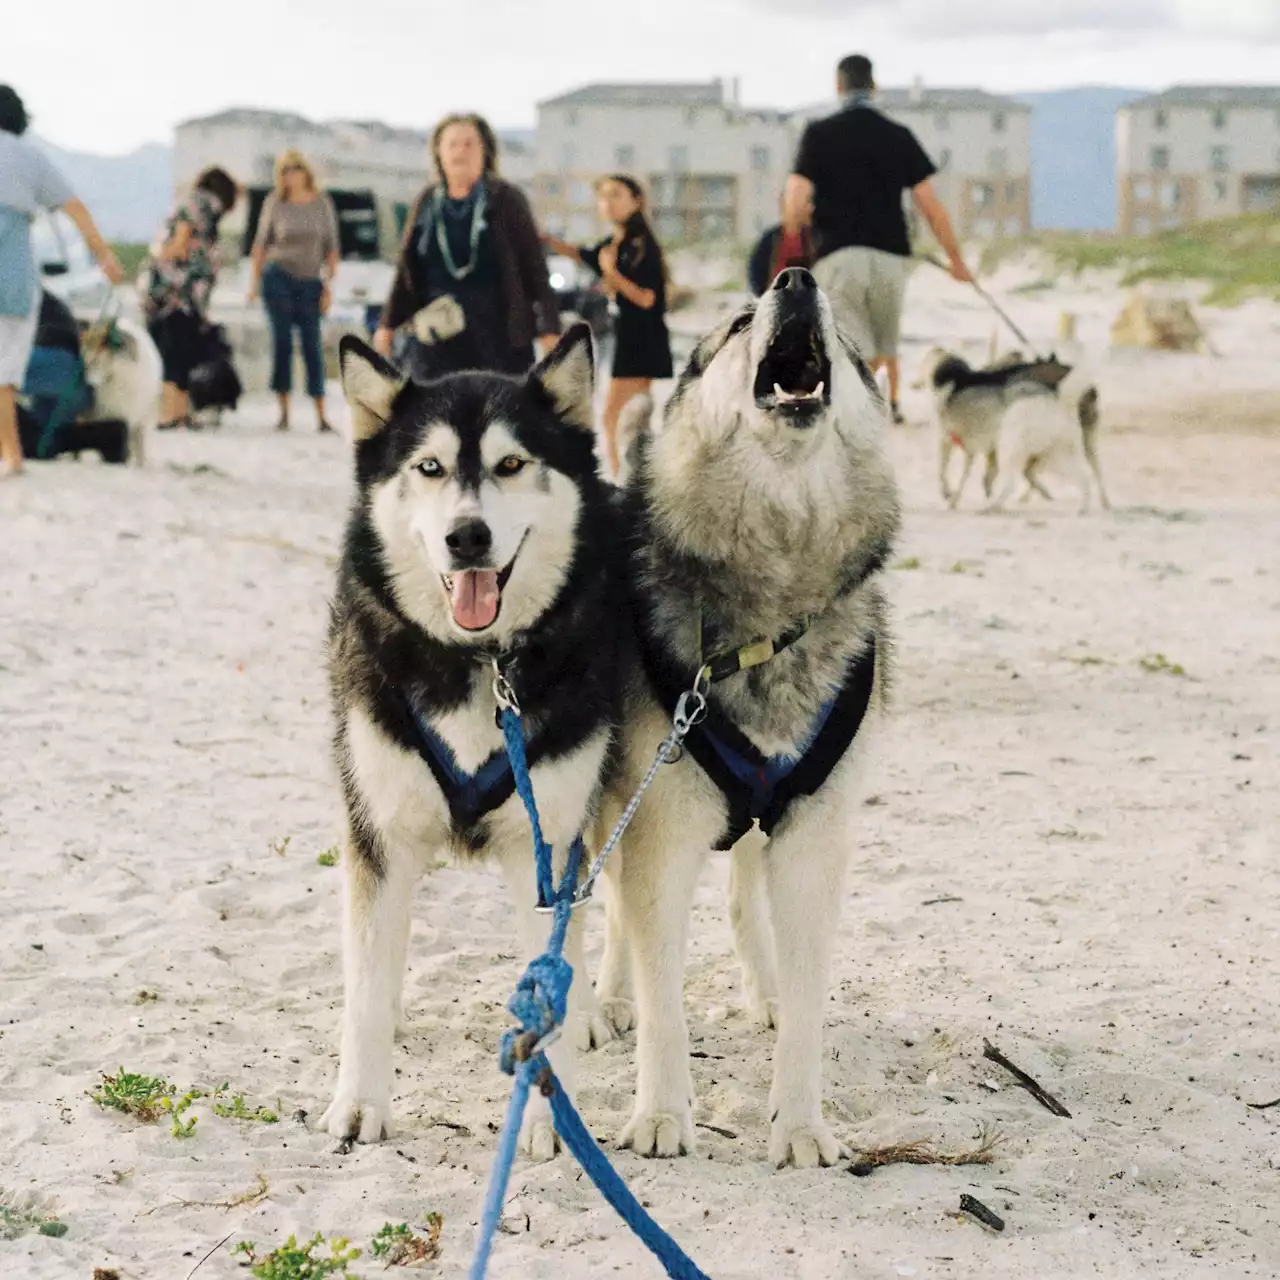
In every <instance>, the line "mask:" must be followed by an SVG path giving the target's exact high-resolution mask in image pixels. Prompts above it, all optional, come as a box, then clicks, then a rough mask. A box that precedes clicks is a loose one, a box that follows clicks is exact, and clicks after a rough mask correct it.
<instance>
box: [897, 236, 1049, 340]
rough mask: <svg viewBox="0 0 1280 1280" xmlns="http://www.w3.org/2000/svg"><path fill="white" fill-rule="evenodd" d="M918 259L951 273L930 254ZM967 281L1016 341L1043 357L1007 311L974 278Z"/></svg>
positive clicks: (943, 263) (948, 268)
mask: <svg viewBox="0 0 1280 1280" xmlns="http://www.w3.org/2000/svg"><path fill="white" fill-rule="evenodd" d="M920 261H921V262H927V263H928V264H929V265H930V266H932V267H937V268H938V270H939V271H945V272H946V273H947V275H950V274H951V268H950V267H948V266H947V264H946V263H945V262H939V261H938V259H937V258H935V257H933V256H932V255H930V254H923V255H922V256H921V258H920ZM969 283H970V284H971V285H972V286H973V290H974V292H975V293H976V294H977V295H978V297H980V298H981V299H982V300H983V302H985V303H986V304H987V306H989V307H990V308H991V310H992V311H994V312H995V313H996V315H998V316H999V317H1000V319H1001V320H1003V321H1004V322H1005V324H1007V325H1008V326H1009V328H1010V330H1012V332H1013V333H1014V335H1015V336H1016V337H1017V339H1018V341H1019V342H1021V343H1022V344H1023V345H1024V346H1026V347H1030V348H1031V354H1032V355H1033V356H1035V358H1036V359H1037V360H1042V359H1044V357H1043V356H1041V355H1040V353H1039V351H1038V350H1037V349H1036V346H1035V344H1034V343H1033V342H1032V341H1031V339H1030V338H1028V337H1027V335H1026V334H1025V333H1023V332H1022V330H1021V329H1019V328H1018V326H1017V325H1016V324H1014V322H1013V320H1012V319H1011V318H1010V316H1009V314H1008V312H1006V311H1005V309H1004V308H1003V307H1002V306H1001V305H1000V304H999V303H998V302H997V301H996V300H995V299H994V298H993V297H992V296H991V295H990V294H989V293H988V292H987V291H986V290H985V289H984V288H983V287H982V286H981V285H980V284H979V283H978V282H977V281H976V280H970V281H969Z"/></svg>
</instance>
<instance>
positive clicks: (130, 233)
mask: <svg viewBox="0 0 1280 1280" xmlns="http://www.w3.org/2000/svg"><path fill="white" fill-rule="evenodd" d="M35 142H36V145H37V146H39V147H40V148H41V149H42V150H43V151H45V152H46V154H47V155H48V156H49V158H50V159H51V160H52V161H53V162H54V164H56V165H57V166H58V168H59V169H60V170H61V171H62V173H63V175H64V176H65V177H66V179H67V181H68V182H70V183H71V186H72V187H73V188H74V190H75V193H76V195H78V196H79V197H80V199H81V200H83V201H84V202H85V204H87V205H88V206H89V211H90V212H91V213H92V214H93V217H94V221H95V222H97V224H98V229H99V230H100V231H101V232H102V234H103V235H104V236H106V237H107V239H108V240H126V241H133V242H137V243H144V242H147V241H150V240H151V238H152V236H154V235H155V233H156V231H157V229H158V228H159V226H160V224H161V222H163V221H164V217H165V215H166V214H167V213H168V212H169V207H170V205H172V203H173V151H172V148H170V147H167V146H165V145H164V144H163V143H159V142H150V143H148V144H147V145H146V146H143V147H139V148H138V149H137V150H136V151H131V152H129V153H128V154H127V155H123V156H100V155H91V154H89V153H87V152H83V151H64V150H63V149H62V148H61V147H55V146H54V145H53V143H51V142H45V141H44V140H43V139H42V138H36V139H35Z"/></svg>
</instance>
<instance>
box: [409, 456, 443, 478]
mask: <svg viewBox="0 0 1280 1280" xmlns="http://www.w3.org/2000/svg"><path fill="white" fill-rule="evenodd" d="M414 470H415V471H417V473H418V474H419V475H420V476H426V477H427V479H428V480H439V479H440V477H441V476H443V475H444V468H443V467H442V466H441V465H440V463H439V462H438V461H436V459H435V458H423V460H422V461H421V462H419V463H418V465H417V466H416V467H415V468H414Z"/></svg>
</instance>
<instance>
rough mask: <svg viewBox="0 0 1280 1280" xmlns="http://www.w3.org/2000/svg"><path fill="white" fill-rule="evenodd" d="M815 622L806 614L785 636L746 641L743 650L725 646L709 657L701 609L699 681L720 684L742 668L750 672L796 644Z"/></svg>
mask: <svg viewBox="0 0 1280 1280" xmlns="http://www.w3.org/2000/svg"><path fill="white" fill-rule="evenodd" d="M812 622H813V617H812V615H806V616H805V617H803V618H801V619H800V620H799V621H798V622H797V623H796V624H795V625H794V626H793V627H790V628H788V630H786V631H784V632H782V634H781V635H777V636H774V637H773V638H772V639H765V640H753V641H751V643H750V644H744V645H743V646H742V647H741V648H739V649H722V650H720V651H719V652H718V653H713V654H712V655H711V656H710V657H709V658H708V657H705V656H704V650H703V641H704V638H705V624H704V622H703V618H702V613H701V612H699V613H698V679H697V682H696V683H697V684H704V683H705V684H718V683H719V682H720V681H721V680H727V679H728V678H729V677H730V676H735V675H737V674H738V672H739V671H746V670H747V669H748V668H750V667H758V666H760V665H761V664H763V663H765V662H768V661H769V659H770V658H773V657H775V656H777V655H778V654H779V653H781V652H782V651H783V650H784V649H789V648H790V647H791V646H792V645H793V644H795V642H796V641H797V640H799V639H800V637H801V636H803V635H804V633H805V632H806V631H808V630H809V627H810V624H811V623H812Z"/></svg>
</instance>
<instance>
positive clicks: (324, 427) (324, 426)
mask: <svg viewBox="0 0 1280 1280" xmlns="http://www.w3.org/2000/svg"><path fill="white" fill-rule="evenodd" d="M316 430H317V431H318V432H319V433H320V434H321V435H324V434H325V432H330V433H332V432H333V425H332V424H331V423H330V422H328V421H327V420H326V419H324V418H321V419H320V421H319V423H317V425H316Z"/></svg>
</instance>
